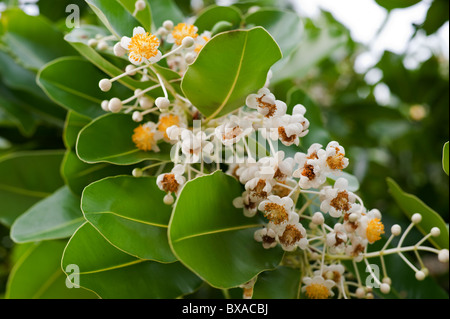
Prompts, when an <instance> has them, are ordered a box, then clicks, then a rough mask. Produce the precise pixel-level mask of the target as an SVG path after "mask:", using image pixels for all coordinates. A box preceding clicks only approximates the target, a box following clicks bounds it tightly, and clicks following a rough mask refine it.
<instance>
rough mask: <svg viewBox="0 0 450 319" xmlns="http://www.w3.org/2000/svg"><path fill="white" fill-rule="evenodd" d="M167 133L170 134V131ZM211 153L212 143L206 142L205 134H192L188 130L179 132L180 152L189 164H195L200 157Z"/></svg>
mask: <svg viewBox="0 0 450 319" xmlns="http://www.w3.org/2000/svg"><path fill="white" fill-rule="evenodd" d="M169 133H172V131H170V132H169ZM210 151H212V143H211V142H208V141H207V138H206V134H205V132H198V133H196V134H194V133H193V132H192V131H190V130H183V131H182V132H181V152H182V153H183V154H184V155H185V156H186V160H187V162H189V163H197V162H198V161H199V160H200V158H201V157H203V156H206V155H208V153H209V152H210Z"/></svg>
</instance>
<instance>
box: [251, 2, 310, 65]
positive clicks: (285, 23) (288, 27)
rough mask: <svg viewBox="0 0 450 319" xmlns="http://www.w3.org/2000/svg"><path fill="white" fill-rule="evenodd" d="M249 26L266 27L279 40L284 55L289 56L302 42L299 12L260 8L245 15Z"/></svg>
mask: <svg viewBox="0 0 450 319" xmlns="http://www.w3.org/2000/svg"><path fill="white" fill-rule="evenodd" d="M245 23H246V25H247V26H249V27H252V26H262V27H264V28H265V29H266V30H267V31H268V32H269V33H270V34H271V35H272V36H273V37H274V39H275V41H277V43H278V45H279V46H280V49H281V52H283V56H285V57H287V56H288V55H289V54H290V53H291V52H292V51H293V50H294V49H295V48H296V47H297V46H298V44H299V43H300V41H301V37H302V30H303V26H302V22H301V20H300V17H299V15H298V14H297V13H295V12H293V11H281V10H276V9H260V10H258V11H256V12H254V13H252V14H250V15H248V16H246V17H245Z"/></svg>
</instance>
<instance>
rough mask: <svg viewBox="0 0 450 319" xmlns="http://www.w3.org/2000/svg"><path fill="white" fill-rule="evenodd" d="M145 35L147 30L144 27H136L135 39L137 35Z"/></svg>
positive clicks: (134, 31)
mask: <svg viewBox="0 0 450 319" xmlns="http://www.w3.org/2000/svg"><path fill="white" fill-rule="evenodd" d="M143 33H145V29H144V28H143V27H136V28H134V29H133V37H134V36H135V35H137V34H143Z"/></svg>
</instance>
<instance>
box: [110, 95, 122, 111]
mask: <svg viewBox="0 0 450 319" xmlns="http://www.w3.org/2000/svg"><path fill="white" fill-rule="evenodd" d="M122 107H123V104H122V101H121V100H119V99H118V98H116V97H114V98H112V99H111V100H110V101H109V104H108V108H109V110H110V111H111V112H113V113H119V112H120V111H121V110H122Z"/></svg>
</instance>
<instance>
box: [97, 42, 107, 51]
mask: <svg viewBox="0 0 450 319" xmlns="http://www.w3.org/2000/svg"><path fill="white" fill-rule="evenodd" d="M108 48H109V45H108V43H106V41H99V42H98V45H97V49H99V50H100V51H105V50H107V49H108Z"/></svg>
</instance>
